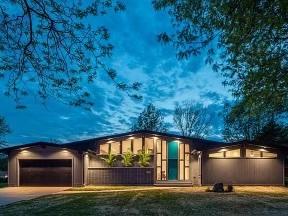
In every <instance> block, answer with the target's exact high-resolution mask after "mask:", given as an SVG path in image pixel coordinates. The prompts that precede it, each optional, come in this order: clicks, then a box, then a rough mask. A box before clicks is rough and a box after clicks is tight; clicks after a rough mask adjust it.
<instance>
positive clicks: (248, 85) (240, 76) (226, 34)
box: [153, 0, 288, 115]
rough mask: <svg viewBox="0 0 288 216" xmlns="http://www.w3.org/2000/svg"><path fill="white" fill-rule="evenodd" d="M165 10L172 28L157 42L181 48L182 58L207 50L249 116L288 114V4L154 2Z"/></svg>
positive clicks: (213, 0) (276, 1)
mask: <svg viewBox="0 0 288 216" xmlns="http://www.w3.org/2000/svg"><path fill="white" fill-rule="evenodd" d="M153 5H154V8H155V9H156V10H163V11H167V13H168V15H169V16H170V17H171V23H172V26H173V28H174V29H173V30H171V31H170V32H163V33H161V34H159V36H158V39H159V41H161V42H163V43H169V44H172V45H174V46H175V48H176V49H177V57H178V58H179V59H188V58H189V57H191V56H197V55H200V54H201V51H203V50H207V59H206V62H207V63H209V64H212V66H213V69H214V70H216V71H219V72H221V74H222V75H223V76H224V77H225V79H226V80H225V82H224V84H225V85H229V86H231V87H232V90H233V95H234V96H235V97H236V98H237V99H238V100H239V99H241V100H242V99H244V100H249V101H250V102H249V103H250V104H251V110H250V111H251V112H254V113H255V115H257V113H256V112H259V113H260V114H261V113H263V112H265V111H266V110H269V112H270V111H273V112H274V113H275V114H281V113H285V112H286V113H287V112H288V73H287V71H288V61H287V59H288V36H287V32H288V19H287V16H288V4H287V0H274V1H267V0H260V1H238V0H227V1H218V0H211V1H210V0H209V1H206V0H199V1H183V0H172V1H171V0H154V1H153Z"/></svg>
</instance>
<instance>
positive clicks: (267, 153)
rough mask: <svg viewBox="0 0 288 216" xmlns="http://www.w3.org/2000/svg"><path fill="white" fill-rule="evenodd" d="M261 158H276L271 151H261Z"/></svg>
mask: <svg viewBox="0 0 288 216" xmlns="http://www.w3.org/2000/svg"><path fill="white" fill-rule="evenodd" d="M263 158H277V154H275V153H272V152H265V151H264V152H263Z"/></svg>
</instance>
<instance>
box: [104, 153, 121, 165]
mask: <svg viewBox="0 0 288 216" xmlns="http://www.w3.org/2000/svg"><path fill="white" fill-rule="evenodd" d="M101 159H102V160H104V161H105V162H106V164H107V165H108V166H109V167H113V166H114V165H115V163H116V161H117V158H116V155H114V154H111V152H110V153H109V154H108V155H107V157H101Z"/></svg>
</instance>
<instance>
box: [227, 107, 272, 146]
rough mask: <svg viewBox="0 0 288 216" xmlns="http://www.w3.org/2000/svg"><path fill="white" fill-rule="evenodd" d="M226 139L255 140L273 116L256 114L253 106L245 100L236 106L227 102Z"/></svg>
mask: <svg viewBox="0 0 288 216" xmlns="http://www.w3.org/2000/svg"><path fill="white" fill-rule="evenodd" d="M224 113H225V116H224V130H223V137H224V140H225V141H229V142H231V141H239V140H243V139H244V140H254V139H255V137H256V135H257V134H258V133H260V131H261V129H262V128H263V127H264V126H265V125H266V124H267V123H268V122H269V121H271V119H272V117H271V116H268V115H266V114H257V115H255V114H254V113H253V112H252V107H251V106H249V105H248V104H247V103H246V102H245V101H238V102H237V103H236V104H235V105H234V106H230V105H229V104H225V108H224Z"/></svg>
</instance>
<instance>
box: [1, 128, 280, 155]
mask: <svg viewBox="0 0 288 216" xmlns="http://www.w3.org/2000/svg"><path fill="white" fill-rule="evenodd" d="M137 134H148V135H151V136H160V137H168V138H175V139H181V140H187V141H188V142H190V143H191V144H193V146H194V147H195V148H196V149H197V150H207V149H213V148H220V147H228V146H236V145H242V144H253V145H256V144H255V143H253V142H248V141H246V140H242V141H238V142H230V143H227V142H219V141H212V140H206V139H200V138H193V137H187V136H181V135H178V134H171V133H163V132H155V131H149V130H138V131H130V132H126V133H118V134H112V135H107V136H101V137H96V138H92V139H86V140H80V141H74V142H68V143H63V144H55V143H49V142H35V143H28V144H24V145H17V146H12V147H7V148H3V149H0V153H4V154H7V153H9V152H10V151H12V150H15V149H20V148H29V147H32V146H37V145H48V146H54V147H61V148H71V149H75V150H79V151H84V150H88V149H90V148H91V147H92V146H94V145H95V144H96V145H97V144H99V143H100V142H101V141H104V140H108V139H115V138H121V137H126V136H133V135H137ZM273 147H277V148H278V147H279V148H283V146H275V145H274V146H273Z"/></svg>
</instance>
